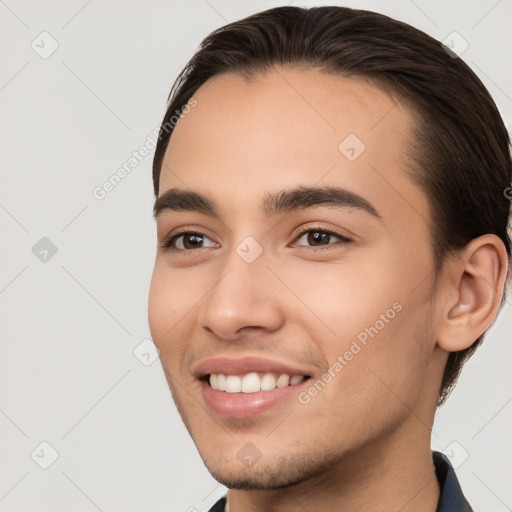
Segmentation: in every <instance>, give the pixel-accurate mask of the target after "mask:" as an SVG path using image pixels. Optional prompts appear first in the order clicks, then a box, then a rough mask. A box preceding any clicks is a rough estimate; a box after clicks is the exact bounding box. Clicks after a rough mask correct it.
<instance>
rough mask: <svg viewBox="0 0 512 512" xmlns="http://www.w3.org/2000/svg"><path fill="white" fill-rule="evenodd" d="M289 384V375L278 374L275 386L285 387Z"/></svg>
mask: <svg viewBox="0 0 512 512" xmlns="http://www.w3.org/2000/svg"><path fill="white" fill-rule="evenodd" d="M289 384H290V377H289V376H288V375H280V376H279V378H278V379H277V380H276V386H277V387H278V388H285V387H286V386H288V385H289Z"/></svg>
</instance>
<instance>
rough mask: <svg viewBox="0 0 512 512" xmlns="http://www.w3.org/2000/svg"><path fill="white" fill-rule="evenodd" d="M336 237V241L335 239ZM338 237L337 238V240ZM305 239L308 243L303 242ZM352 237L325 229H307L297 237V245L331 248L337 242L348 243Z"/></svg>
mask: <svg viewBox="0 0 512 512" xmlns="http://www.w3.org/2000/svg"><path fill="white" fill-rule="evenodd" d="M333 239H334V241H333ZM336 239H337V240H336ZM301 240H303V241H305V242H306V244H301V243H300V241H301ZM351 241H352V240H350V238H347V237H346V236H343V235H340V234H338V233H334V232H332V231H328V230H324V229H307V230H305V231H303V232H302V233H301V234H300V235H299V236H298V237H297V245H306V247H307V246H309V247H312V248H320V249H322V248H330V246H332V245H334V244H335V242H341V243H348V242H351Z"/></svg>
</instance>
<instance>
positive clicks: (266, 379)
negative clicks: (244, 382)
mask: <svg viewBox="0 0 512 512" xmlns="http://www.w3.org/2000/svg"><path fill="white" fill-rule="evenodd" d="M275 387H276V378H275V377H274V376H273V375H272V374H271V373H265V375H263V377H262V378H261V384H260V389H261V391H271V390H272V389H274V388H275Z"/></svg>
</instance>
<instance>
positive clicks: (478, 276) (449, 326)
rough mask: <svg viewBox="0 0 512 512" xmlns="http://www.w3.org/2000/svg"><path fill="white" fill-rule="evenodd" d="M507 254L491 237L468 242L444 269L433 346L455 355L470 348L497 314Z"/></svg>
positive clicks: (497, 241) (495, 238) (503, 285)
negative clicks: (435, 337) (441, 295)
mask: <svg viewBox="0 0 512 512" xmlns="http://www.w3.org/2000/svg"><path fill="white" fill-rule="evenodd" d="M508 264H509V261H508V254H507V251H506V249H505V245H504V243H503V242H502V241H501V240H500V238H498V237H497V236H495V235H491V234H488V235H483V236H480V237H478V238H475V239H474V240H472V241H471V242H470V243H469V244H468V245H467V246H466V247H465V248H464V249H463V251H462V252H461V253H460V254H459V255H458V257H457V258H454V259H449V260H447V262H446V265H447V266H448V267H449V268H448V269H447V274H446V278H447V282H446V284H444V285H442V288H441V289H442V292H441V293H443V294H444V301H442V303H443V306H442V308H441V311H440V317H439V322H438V331H437V345H438V346H439V347H440V348H442V349H444V350H446V351H448V352H457V351H459V350H464V349H466V348H468V347H470V346H471V345H472V344H473V343H474V342H475V341H476V340H477V339H478V338H479V337H480V336H481V335H482V334H483V333H484V332H485V331H486V330H487V329H488V328H489V327H490V325H491V324H492V322H493V321H494V318H495V317H496V315H497V314H498V311H499V308H500V303H501V299H502V297H503V293H504V288H505V281H506V278H507V271H508Z"/></svg>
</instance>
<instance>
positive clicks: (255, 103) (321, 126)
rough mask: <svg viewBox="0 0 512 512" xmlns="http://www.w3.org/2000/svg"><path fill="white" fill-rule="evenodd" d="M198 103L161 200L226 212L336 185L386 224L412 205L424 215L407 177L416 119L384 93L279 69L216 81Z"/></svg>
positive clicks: (177, 140)
mask: <svg viewBox="0 0 512 512" xmlns="http://www.w3.org/2000/svg"><path fill="white" fill-rule="evenodd" d="M194 98H195V99H196V101H197V105H196V106H195V107H194V108H193V109H191V110H190V111H189V113H187V114H186V115H185V116H184V117H182V119H181V120H180V121H179V123H178V125H177V126H176V128H175V129H174V132H173V134H172V137H171V139H170V142H169V145H168V148H167V152H166V155H165V158H164V166H163V168H162V173H161V176H160V194H162V193H163V192H165V191H166V190H167V189H169V188H174V187H179V188H189V189H192V190H195V191H198V192H204V193H207V194H208V195H210V196H211V195H214V196H216V197H217V198H218V199H219V202H220V204H222V205H225V208H226V209H228V208H229V207H230V205H231V204H233V205H234V203H235V202H238V203H239V204H241V205H245V206H249V205H251V204H254V205H257V204H260V203H261V198H262V197H263V196H264V194H265V193H268V192H270V193H276V192H279V191H280V190H283V189H286V188H290V187H292V186H297V185H304V186H312V185H325V186H329V185H333V186H343V187H344V188H346V189H348V190H352V191H354V192H355V193H358V194H360V195H362V196H363V197H367V198H369V200H370V201H371V202H372V203H374V204H377V205H381V208H380V209H379V210H380V211H383V212H384V213H385V214H388V215H390V216H392V215H395V216H396V215H397V214H398V213H404V212H403V211H402V212H399V211H398V210H399V209H400V208H402V209H403V210H407V209H411V205H412V204H414V205H415V206H414V207H413V209H414V210H415V211H416V213H419V215H420V217H423V218H425V216H426V215H427V210H428V204H427V201H426V198H425V197H424V195H423V193H422V191H421V190H419V188H418V187H417V186H416V185H415V184H414V183H412V182H411V180H410V179H409V178H408V176H407V174H406V172H407V170H408V165H409V162H410V159H409V156H408V154H407V151H408V148H409V137H410V133H411V127H412V124H413V117H412V114H411V113H409V111H408V109H407V108H406V107H405V106H403V105H402V104H400V103H399V102H397V101H396V100H395V99H393V98H392V97H390V96H389V95H388V94H387V93H386V92H384V91H383V90H381V89H380V88H378V87H376V86H374V85H371V84H370V83H368V82H366V81H364V80H362V79H353V78H346V77H341V76H338V75H326V74H324V73H321V72H319V71H316V70H312V69H307V70H301V69H296V68H282V67H281V68H276V69H274V70H271V71H266V72H264V73H257V74H255V75H254V76H253V77H252V78H251V79H250V80H244V79H243V78H241V77H240V76H239V75H236V74H232V73H227V74H223V75H220V76H216V77H214V78H212V79H210V80H209V81H207V82H206V83H205V84H203V85H202V86H201V87H200V88H199V89H198V91H196V93H195V94H194Z"/></svg>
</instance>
